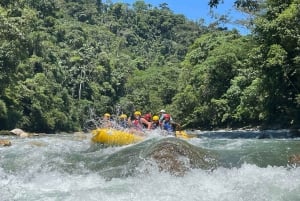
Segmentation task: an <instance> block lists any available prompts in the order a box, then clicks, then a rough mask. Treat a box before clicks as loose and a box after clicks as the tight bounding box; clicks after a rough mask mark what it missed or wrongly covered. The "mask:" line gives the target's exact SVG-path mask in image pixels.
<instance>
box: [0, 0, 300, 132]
mask: <svg viewBox="0 0 300 201" xmlns="http://www.w3.org/2000/svg"><path fill="white" fill-rule="evenodd" d="M218 3H220V2H219V1H218V0H217V1H215V0H211V1H208V4H210V6H211V7H214V6H217V5H218ZM225 3H226V0H225ZM235 6H236V7H237V9H240V10H242V11H243V12H247V13H248V14H250V15H251V16H252V17H251V19H249V21H248V22H247V23H248V24H247V25H248V27H249V29H250V30H251V34H249V35H246V36H243V35H241V34H240V33H239V32H238V30H227V29H226V27H225V28H224V27H219V26H218V24H214V25H209V26H205V25H204V23H201V21H199V22H194V21H190V20H188V19H187V18H186V17H185V16H184V15H178V14H174V13H173V11H172V10H170V9H169V8H168V6H167V5H166V4H161V5H160V6H159V7H154V6H151V5H149V4H146V3H145V2H144V1H136V2H135V3H134V4H133V5H127V4H123V3H109V1H106V2H105V3H104V2H103V1H101V0H43V1H36V0H1V2H0V86H1V87H0V130H9V129H13V128H16V127H18V128H22V129H25V130H27V131H32V132H46V133H54V132H62V131H66V132H71V131H77V130H81V129H83V126H84V123H85V121H86V120H87V119H90V118H91V115H93V114H94V115H98V116H102V115H103V114H104V113H105V112H109V113H112V114H116V113H119V112H123V113H126V114H128V115H130V114H132V113H133V112H134V111H135V110H141V111H142V112H152V114H155V113H157V112H158V111H159V110H160V109H162V108H163V109H165V110H167V111H168V112H169V113H171V114H172V117H173V118H174V120H175V121H176V122H179V123H180V124H181V125H182V126H183V128H195V129H217V128H242V127H248V128H252V127H260V128H300V25H299V24H300V0H265V1H255V0H252V1H251V0H247V1H243V0H238V1H236V3H235Z"/></svg>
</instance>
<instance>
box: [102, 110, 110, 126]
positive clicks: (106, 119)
mask: <svg viewBox="0 0 300 201" xmlns="http://www.w3.org/2000/svg"><path fill="white" fill-rule="evenodd" d="M100 123H101V126H102V127H103V128H110V127H112V122H111V119H110V114H109V113H105V114H104V115H103V118H102V120H101V122H100Z"/></svg>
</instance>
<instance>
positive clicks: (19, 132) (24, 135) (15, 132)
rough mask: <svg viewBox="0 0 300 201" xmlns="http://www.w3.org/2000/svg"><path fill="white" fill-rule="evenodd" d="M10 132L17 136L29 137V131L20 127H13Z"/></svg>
mask: <svg viewBox="0 0 300 201" xmlns="http://www.w3.org/2000/svg"><path fill="white" fill-rule="evenodd" d="M10 132H11V133H13V134H15V135H17V136H20V137H29V133H27V132H25V131H23V130H22V129H20V128H15V129H13V130H11V131H10Z"/></svg>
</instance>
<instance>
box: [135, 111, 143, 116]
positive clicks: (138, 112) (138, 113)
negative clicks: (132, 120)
mask: <svg viewBox="0 0 300 201" xmlns="http://www.w3.org/2000/svg"><path fill="white" fill-rule="evenodd" d="M134 115H139V116H141V115H142V113H141V112H140V111H135V112H134Z"/></svg>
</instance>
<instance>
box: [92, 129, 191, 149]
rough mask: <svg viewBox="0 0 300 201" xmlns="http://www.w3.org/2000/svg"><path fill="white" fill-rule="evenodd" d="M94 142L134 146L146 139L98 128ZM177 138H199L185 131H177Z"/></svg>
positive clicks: (93, 132) (130, 133)
mask: <svg viewBox="0 0 300 201" xmlns="http://www.w3.org/2000/svg"><path fill="white" fill-rule="evenodd" d="M92 134H93V137H92V141H93V142H94V143H101V144H106V145H111V146H122V145H128V144H134V143H137V142H140V141H142V140H143V139H144V138H145V137H143V136H140V135H137V134H134V133H133V132H130V131H123V130H118V129H114V128H97V129H95V130H93V131H92ZM175 136H176V137H178V138H182V139H190V138H193V137H197V136H196V135H193V134H188V133H186V132H185V131H176V133H175Z"/></svg>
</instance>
